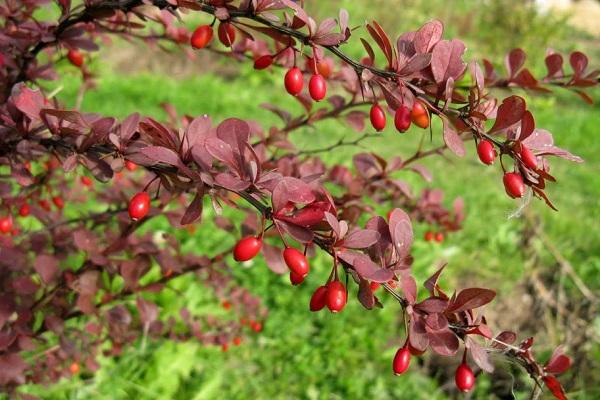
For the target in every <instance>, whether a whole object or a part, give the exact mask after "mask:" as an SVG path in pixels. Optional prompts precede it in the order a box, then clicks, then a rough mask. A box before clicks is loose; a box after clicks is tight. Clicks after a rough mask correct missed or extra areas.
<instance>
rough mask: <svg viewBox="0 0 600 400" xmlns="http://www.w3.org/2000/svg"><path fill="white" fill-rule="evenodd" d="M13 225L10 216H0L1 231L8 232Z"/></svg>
mask: <svg viewBox="0 0 600 400" xmlns="http://www.w3.org/2000/svg"><path fill="white" fill-rule="evenodd" d="M12 227H13V220H12V218H11V217H10V216H8V215H7V216H5V217H2V218H0V232H2V233H10V231H12Z"/></svg>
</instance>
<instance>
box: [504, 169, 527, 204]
mask: <svg viewBox="0 0 600 400" xmlns="http://www.w3.org/2000/svg"><path fill="white" fill-rule="evenodd" d="M502 181H503V182H504V189H505V190H506V194H508V195H509V196H510V197H512V198H513V199H516V198H520V197H523V195H524V194H525V184H524V183H523V177H522V176H521V174H519V173H518V172H507V173H505V174H504V177H503V178H502Z"/></svg>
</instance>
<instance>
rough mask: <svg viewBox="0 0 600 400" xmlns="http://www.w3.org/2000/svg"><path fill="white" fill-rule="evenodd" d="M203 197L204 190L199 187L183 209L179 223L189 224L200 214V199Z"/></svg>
mask: <svg viewBox="0 0 600 400" xmlns="http://www.w3.org/2000/svg"><path fill="white" fill-rule="evenodd" d="M203 198H204V190H203V189H199V190H198V193H196V196H194V199H193V200H192V202H191V203H190V205H189V206H188V207H187V209H186V210H185V213H184V214H183V217H181V225H187V224H191V223H192V222H194V221H196V220H197V219H198V218H200V217H201V216H202V205H203V203H202V199H203Z"/></svg>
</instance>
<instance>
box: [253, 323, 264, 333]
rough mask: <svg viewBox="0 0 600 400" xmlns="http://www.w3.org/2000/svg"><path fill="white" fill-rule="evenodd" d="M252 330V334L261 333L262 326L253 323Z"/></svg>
mask: <svg viewBox="0 0 600 400" xmlns="http://www.w3.org/2000/svg"><path fill="white" fill-rule="evenodd" d="M252 329H254V332H260V331H262V324H261V323H260V322H255V323H254V324H252Z"/></svg>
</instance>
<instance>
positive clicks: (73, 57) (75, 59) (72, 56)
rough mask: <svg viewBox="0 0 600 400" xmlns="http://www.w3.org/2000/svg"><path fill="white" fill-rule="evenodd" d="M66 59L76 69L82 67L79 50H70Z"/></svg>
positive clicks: (81, 56)
mask: <svg viewBox="0 0 600 400" xmlns="http://www.w3.org/2000/svg"><path fill="white" fill-rule="evenodd" d="M67 58H68V59H69V61H70V62H71V64H73V65H74V66H76V67H81V66H82V65H83V54H81V52H80V51H79V50H75V49H71V50H69V52H68V53H67Z"/></svg>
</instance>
